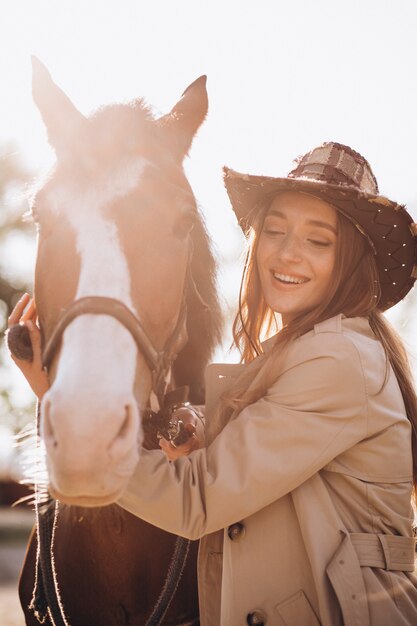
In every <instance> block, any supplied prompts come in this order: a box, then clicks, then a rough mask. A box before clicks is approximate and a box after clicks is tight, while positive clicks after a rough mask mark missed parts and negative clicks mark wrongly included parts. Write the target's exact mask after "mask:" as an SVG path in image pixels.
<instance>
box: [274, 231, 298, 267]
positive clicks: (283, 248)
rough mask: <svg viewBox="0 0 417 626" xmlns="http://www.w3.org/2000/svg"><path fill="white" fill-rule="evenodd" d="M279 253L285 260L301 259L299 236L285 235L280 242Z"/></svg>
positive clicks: (295, 260)
mask: <svg viewBox="0 0 417 626" xmlns="http://www.w3.org/2000/svg"><path fill="white" fill-rule="evenodd" d="M279 255H280V257H281V258H282V259H283V260H285V261H291V262H293V263H297V262H298V261H301V258H302V253H301V245H300V241H298V239H297V237H295V236H293V235H287V236H286V237H283V239H282V240H281V242H280V247H279Z"/></svg>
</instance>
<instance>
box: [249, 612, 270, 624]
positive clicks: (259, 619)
mask: <svg viewBox="0 0 417 626" xmlns="http://www.w3.org/2000/svg"><path fill="white" fill-rule="evenodd" d="M246 621H247V623H248V624H249V626H264V625H265V624H266V615H265V613H263V612H262V611H258V610H256V611H253V612H252V613H248V614H247V616H246Z"/></svg>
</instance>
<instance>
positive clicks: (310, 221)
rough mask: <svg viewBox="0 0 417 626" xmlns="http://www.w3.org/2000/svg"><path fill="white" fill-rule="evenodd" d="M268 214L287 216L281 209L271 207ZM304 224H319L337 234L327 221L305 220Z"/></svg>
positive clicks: (285, 217)
mask: <svg viewBox="0 0 417 626" xmlns="http://www.w3.org/2000/svg"><path fill="white" fill-rule="evenodd" d="M269 215H275V217H280V218H282V219H284V220H286V219H287V216H286V215H285V213H282V212H281V211H278V210H277V209H272V211H270V212H269V213H268V215H267V217H268V216H269ZM306 224H308V225H309V226H319V227H320V228H327V230H330V231H331V232H332V233H334V234H335V235H337V230H336V228H335V227H334V226H332V225H331V224H329V223H328V222H322V221H321V220H307V222H306Z"/></svg>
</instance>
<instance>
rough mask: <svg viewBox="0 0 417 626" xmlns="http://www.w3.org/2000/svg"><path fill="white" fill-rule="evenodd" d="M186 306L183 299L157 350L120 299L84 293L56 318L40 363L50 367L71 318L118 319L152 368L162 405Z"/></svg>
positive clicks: (155, 387)
mask: <svg viewBox="0 0 417 626" xmlns="http://www.w3.org/2000/svg"><path fill="white" fill-rule="evenodd" d="M186 309H187V307H186V303H185V298H184V299H183V302H182V305H181V310H180V314H179V316H178V320H177V323H176V325H175V328H174V331H173V333H172V335H171V336H170V338H169V339H168V341H167V342H166V344H165V346H164V349H163V350H162V351H159V350H157V348H155V346H154V345H153V343H152V341H151V339H150V338H149V336H148V334H147V333H146V331H145V329H144V328H143V325H142V322H141V321H140V319H139V318H138V317H137V316H136V315H135V314H134V313H133V312H132V311H131V310H130V309H129V308H128V307H127V306H126V305H125V304H123V302H121V301H120V300H116V299H115V298H108V297H105V296H87V297H85V298H79V299H78V300H75V301H74V302H73V303H72V304H71V305H70V306H69V307H68V308H67V309H65V310H64V312H63V314H62V315H61V317H60V318H59V320H58V323H57V325H56V326H55V328H54V330H53V333H52V335H51V337H50V338H49V340H48V342H47V344H46V346H45V348H44V350H43V354H42V361H43V365H44V366H45V367H46V368H49V366H50V365H51V363H52V359H53V357H54V355H55V353H56V351H57V349H58V347H59V344H60V342H61V340H62V335H63V334H64V331H65V329H66V328H67V326H69V324H71V322H72V321H73V320H75V319H76V318H77V317H80V316H81V315H108V316H110V317H113V318H114V319H116V320H117V321H118V322H120V323H121V324H122V325H123V326H124V327H125V328H126V330H128V331H129V332H130V334H131V335H132V337H133V339H134V340H135V343H136V345H137V347H138V349H139V351H140V353H141V354H142V355H143V357H144V359H145V361H146V364H147V365H148V367H149V369H150V370H151V373H152V388H153V391H154V392H155V394H156V396H157V398H158V400H159V403H160V405H161V406H162V405H163V397H164V394H165V388H166V377H167V374H168V371H169V369H170V367H171V365H172V363H173V361H174V360H175V357H176V355H177V352H176V351H177V350H178V348H177V343H178V340H179V338H180V337H181V333H182V330H183V328H184V325H185V321H186V314H187V313H186Z"/></svg>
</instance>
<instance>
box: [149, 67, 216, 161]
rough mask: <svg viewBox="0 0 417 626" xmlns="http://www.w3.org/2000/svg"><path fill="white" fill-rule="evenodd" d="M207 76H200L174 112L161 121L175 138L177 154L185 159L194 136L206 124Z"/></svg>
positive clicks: (186, 91) (173, 109) (190, 86)
mask: <svg viewBox="0 0 417 626" xmlns="http://www.w3.org/2000/svg"><path fill="white" fill-rule="evenodd" d="M206 80H207V76H200V78H197V80H195V81H194V82H193V83H191V85H189V86H188V87H187V89H186V90H185V91H184V93H183V94H182V96H181V99H180V100H179V101H178V102H177V104H176V105H175V106H174V107H173V108H172V110H171V111H170V112H169V113H168V114H167V115H164V116H163V117H161V118H160V119H159V122H160V123H161V125H163V126H164V128H167V129H169V130H170V131H171V132H172V133H173V135H174V137H175V146H174V149H175V152H176V154H177V155H178V156H179V157H180V158H184V157H185V155H186V154H187V152H188V150H189V149H190V147H191V143H192V141H193V139H194V135H195V134H196V132H197V130H198V129H199V127H200V126H201V124H202V123H203V122H204V119H205V117H206V115H207V110H208V98H207V90H206Z"/></svg>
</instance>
